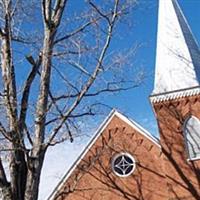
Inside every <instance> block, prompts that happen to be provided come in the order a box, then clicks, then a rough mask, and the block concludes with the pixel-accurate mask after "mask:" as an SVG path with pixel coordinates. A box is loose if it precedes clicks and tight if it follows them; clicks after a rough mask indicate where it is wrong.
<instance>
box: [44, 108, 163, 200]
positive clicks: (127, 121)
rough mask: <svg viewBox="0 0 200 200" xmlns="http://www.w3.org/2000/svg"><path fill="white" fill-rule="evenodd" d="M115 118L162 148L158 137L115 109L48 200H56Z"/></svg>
mask: <svg viewBox="0 0 200 200" xmlns="http://www.w3.org/2000/svg"><path fill="white" fill-rule="evenodd" d="M115 116H117V117H119V118H120V119H121V120H123V121H124V122H126V123H127V124H128V125H130V126H131V127H132V128H134V129H135V130H137V131H138V132H139V133H140V134H141V135H143V136H145V137H146V138H147V139H148V140H150V141H151V142H153V143H154V144H155V145H156V146H158V147H159V148H161V146H160V142H159V140H158V139H157V138H156V137H154V136H153V135H151V134H150V133H149V132H148V131H147V130H145V129H144V128H142V127H141V126H140V125H139V124H138V123H136V122H135V121H133V120H131V119H129V118H128V117H126V116H125V115H123V114H121V113H120V112H118V111H117V110H115V109H113V110H112V111H111V112H110V113H109V115H108V116H107V117H106V118H105V120H104V121H103V122H102V123H101V125H100V126H99V128H98V129H97V130H96V132H95V134H94V136H93V137H92V138H91V140H90V141H89V143H88V144H87V145H86V147H85V149H84V150H83V151H82V153H81V154H80V155H79V157H78V158H77V160H76V161H75V162H74V164H73V165H72V166H71V168H70V169H69V170H68V171H67V173H66V174H65V175H64V176H63V178H62V179H61V181H60V182H59V183H58V185H57V186H56V188H55V189H54V190H53V192H52V193H51V194H50V196H49V197H48V198H47V200H53V199H54V197H55V195H56V193H57V192H58V191H59V190H60V189H61V188H62V186H63V184H64V183H65V182H66V181H67V179H68V178H69V177H70V175H71V174H72V172H73V171H74V170H75V168H76V167H77V165H78V164H79V163H80V161H81V160H82V159H83V157H84V156H85V155H86V154H87V152H88V151H89V149H90V148H91V147H92V145H93V144H94V143H95V142H96V141H97V139H98V138H99V136H100V135H101V133H102V132H103V131H104V130H105V129H106V127H107V126H108V124H109V123H110V122H111V120H112V119H113V117H115Z"/></svg>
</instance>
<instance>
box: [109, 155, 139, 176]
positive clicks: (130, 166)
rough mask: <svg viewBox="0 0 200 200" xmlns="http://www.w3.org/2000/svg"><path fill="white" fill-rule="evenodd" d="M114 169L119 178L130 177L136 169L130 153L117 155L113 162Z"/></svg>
mask: <svg viewBox="0 0 200 200" xmlns="http://www.w3.org/2000/svg"><path fill="white" fill-rule="evenodd" d="M112 169H113V171H114V173H115V174H116V175H117V176H121V177H126V176H129V175H130V174H131V173H132V172H133V171H134V169H135V159H134V158H133V157H132V156H131V155H130V154H128V153H120V154H117V155H116V156H115V157H114V158H113V160H112Z"/></svg>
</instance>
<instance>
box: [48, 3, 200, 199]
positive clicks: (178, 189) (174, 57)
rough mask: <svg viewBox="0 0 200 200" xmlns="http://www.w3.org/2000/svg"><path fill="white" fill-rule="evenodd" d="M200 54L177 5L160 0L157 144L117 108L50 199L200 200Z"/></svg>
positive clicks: (153, 101) (154, 94)
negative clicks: (158, 136)
mask: <svg viewBox="0 0 200 200" xmlns="http://www.w3.org/2000/svg"><path fill="white" fill-rule="evenodd" d="M199 81H200V51H199V47H198V45H197V43H196V41H195V39H194V37H193V35H192V32H191V30H190V27H189V25H188V23H187V21H186V19H185V17H184V15H183V13H182V11H181V9H180V7H179V5H178V3H177V1H176V0H160V2H159V14H158V34H157V53H156V69H155V84H154V90H153V92H152V94H151V95H150V101H151V104H152V107H153V110H154V112H155V116H156V119H157V123H158V127H159V133H160V139H159V140H158V139H157V138H155V137H154V136H152V135H151V134H150V133H149V132H147V131H146V130H145V129H143V128H142V127H141V126H140V125H138V124H137V123H135V122H134V121H133V120H131V119H129V118H127V117H126V116H124V115H122V114H121V113H119V112H118V111H116V110H113V111H112V112H111V113H110V114H109V116H108V117H107V118H106V119H105V121H104V122H103V123H102V125H101V126H100V127H99V129H98V130H97V132H96V134H95V135H94V137H93V138H92V139H91V142H90V143H89V144H88V146H87V147H86V148H85V150H84V151H83V152H82V154H81V155H80V157H79V158H78V159H77V161H76V162H75V163H74V164H73V166H72V167H71V169H70V170H69V171H68V172H67V173H66V175H65V176H64V178H63V179H62V180H61V182H60V183H59V185H58V186H57V187H56V188H55V190H54V191H53V193H52V194H51V195H50V197H49V199H48V200H200V160H199V159H200V84H199V83H200V82H199Z"/></svg>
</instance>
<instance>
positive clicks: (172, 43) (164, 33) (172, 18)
mask: <svg viewBox="0 0 200 200" xmlns="http://www.w3.org/2000/svg"><path fill="white" fill-rule="evenodd" d="M198 86H200V50H199V47H198V45H197V42H196V41H195V39H194V37H193V35H192V32H191V29H190V27H189V25H188V23H187V21H186V19H185V17H184V15H183V13H182V11H181V9H180V7H179V5H178V2H177V0H160V1H159V14H158V33H157V52H156V70H155V83H154V90H153V94H152V95H159V94H161V95H163V94H165V93H167V94H169V93H171V92H172V93H174V92H176V91H182V90H185V89H191V88H194V87H198ZM168 96H169V95H168Z"/></svg>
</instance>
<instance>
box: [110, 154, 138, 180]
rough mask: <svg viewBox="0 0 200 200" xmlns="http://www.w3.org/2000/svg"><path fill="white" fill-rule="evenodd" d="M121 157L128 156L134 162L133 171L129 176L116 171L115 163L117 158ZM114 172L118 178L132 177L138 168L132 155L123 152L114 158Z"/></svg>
mask: <svg viewBox="0 0 200 200" xmlns="http://www.w3.org/2000/svg"><path fill="white" fill-rule="evenodd" d="M120 156H128V157H129V158H130V159H131V160H132V161H133V165H132V166H133V169H132V170H131V171H130V172H129V173H128V174H124V175H122V174H119V173H118V172H116V171H115V168H114V167H115V165H114V162H115V160H116V159H117V158H119V157H120ZM111 165H112V171H113V173H114V174H115V175H116V176H119V177H122V178H126V177H128V176H130V175H131V174H132V173H133V172H134V171H135V168H136V162H135V158H134V157H133V156H132V155H131V154H130V153H127V152H123V153H118V154H116V155H115V156H114V157H113V158H112V163H111Z"/></svg>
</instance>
